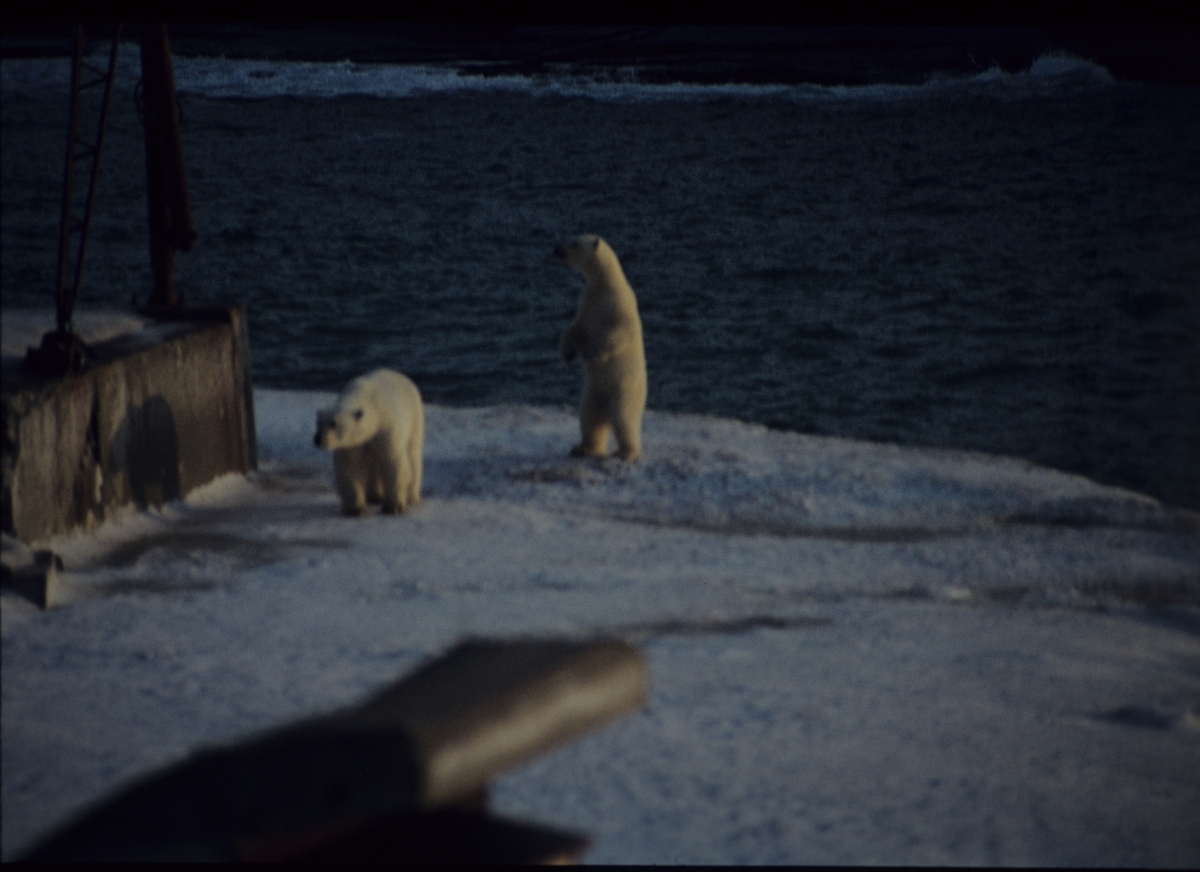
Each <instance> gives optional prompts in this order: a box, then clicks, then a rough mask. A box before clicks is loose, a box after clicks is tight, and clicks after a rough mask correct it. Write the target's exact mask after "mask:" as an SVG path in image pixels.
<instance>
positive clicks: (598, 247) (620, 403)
mask: <svg viewBox="0 0 1200 872" xmlns="http://www.w3.org/2000/svg"><path fill="white" fill-rule="evenodd" d="M554 254H555V255H556V256H557V257H559V258H560V259H561V260H563V261H565V262H566V263H567V264H569V265H570V266H573V267H575V269H577V270H579V271H580V272H581V273H583V275H584V278H586V279H587V285H586V286H585V287H584V289H583V296H582V297H580V299H579V311H578V313H577V314H576V316H575V320H574V321H573V322H572V323H571V326H570V327H568V328H567V329H566V330H564V331H563V334H562V339H561V341H560V342H559V350H560V351H561V352H562V358H563V361H565V362H566V363H570V362H571V361H573V360H574V359H575V358H576V356H578V357H581V358H583V374H584V385H583V403H582V405H581V407H580V410H579V429H580V433H581V435H582V440H581V441H580V443H579V444H578V445H576V446H575V447H574V448H572V449H571V453H572V454H574V455H585V456H603V455H604V454H606V453H607V452H608V434H609V430H610V429H611V430H612V432H613V434H614V435H615V436H616V437H617V456H618V457H620V458H621V459H622V460H637V458H638V457H639V456H640V455H641V453H642V413H643V412H644V411H645V410H646V352H645V349H644V348H643V346H642V320H641V318H639V317H638V308H637V298H636V297H634V295H633V288H631V287H630V286H629V282H628V281H627V280H626V279H625V272H624V271H623V270H622V269H621V263H620V261H618V260H617V255H616V254H615V253H614V252H613V250H612V249H611V248H610V247H609V245H608V243H607V242H605V241H604V240H603V239H601V238H600V237H599V236H592V235H590V234H589V235H585V236H577V237H576V238H575V239H573V240H571V241H570V242H568V243H566V244H565V245H560V246H558V247H557V248H556V249H554Z"/></svg>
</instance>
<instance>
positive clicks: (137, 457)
mask: <svg viewBox="0 0 1200 872" xmlns="http://www.w3.org/2000/svg"><path fill="white" fill-rule="evenodd" d="M111 456H112V468H113V471H114V472H116V473H118V474H121V473H123V474H125V475H126V476H128V478H129V491H130V494H131V496H132V497H133V501H134V502H135V503H137V507H138V508H139V509H146V508H149V507H150V506H161V505H163V503H166V502H170V501H171V500H177V499H180V498H181V497H182V496H183V493H182V488H181V487H180V483H179V434H178V432H177V431H176V429H175V413H174V412H172V411H171V405H170V403H168V402H167V401H166V400H165V399H164V398H163V397H162V396H153V397H150V399H148V400H146V402H145V403H144V404H142V405H140V406H135V405H130V406H129V407H128V408H127V409H126V410H125V417H124V418H123V419H122V420H121V423H120V425H119V426H118V427H117V431H116V433H114V434H113V441H112V454H111Z"/></svg>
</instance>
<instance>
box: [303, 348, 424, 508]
mask: <svg viewBox="0 0 1200 872" xmlns="http://www.w3.org/2000/svg"><path fill="white" fill-rule="evenodd" d="M313 442H314V443H316V445H317V447H318V448H326V449H329V450H332V451H333V475H334V478H335V479H336V481H337V490H338V495H339V496H340V497H341V498H342V512H343V513H344V514H347V515H361V514H362V513H363V512H364V511H366V506H367V503H379V504H380V509H381V510H382V511H384V512H387V513H389V514H391V513H394V512H403V511H405V510H407V509H410V508H412V507H413V506H415V505H416V504H417V503H418V502H420V500H421V466H422V453H423V451H424V447H425V410H424V407H423V406H422V405H421V393H420V391H418V390H417V386H416V385H415V384H413V383H412V381H411V380H409V378H408V377H407V376H404V375H401V374H400V373H398V372H393V371H392V370H390V369H377V370H375V371H374V372H369V373H367V374H366V375H362V376H359V377H358V378H356V379H354V380H352V381H351V382H350V383H349V384H348V385H346V388H345V390H343V391H342V394H341V396H340V397H338V401H337V405H336V406H335V407H334V408H332V409H325V410H323V411H320V412H317V433H316V435H315V436H314V437H313Z"/></svg>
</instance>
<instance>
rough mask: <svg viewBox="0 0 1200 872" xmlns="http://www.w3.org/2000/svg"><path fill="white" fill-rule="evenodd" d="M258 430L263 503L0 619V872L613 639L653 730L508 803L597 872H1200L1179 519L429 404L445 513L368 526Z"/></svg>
mask: <svg viewBox="0 0 1200 872" xmlns="http://www.w3.org/2000/svg"><path fill="white" fill-rule="evenodd" d="M6 329H7V325H6ZM255 398H256V414H257V422H258V428H259V445H260V459H261V468H260V471H259V472H258V473H256V474H254V475H252V476H250V477H249V478H241V477H237V476H229V477H226V478H223V479H221V480H218V481H217V482H214V483H213V484H211V485H209V486H207V487H205V488H203V489H201V490H199V491H197V492H195V493H194V494H192V495H191V497H190V498H189V499H188V500H186V501H184V502H183V503H176V504H172V505H170V506H168V507H167V508H165V509H164V510H163V511H161V512H147V513H136V512H130V513H126V514H125V515H124V516H123V517H122V518H120V519H118V520H116V521H113V522H110V523H108V524H106V525H105V526H103V527H101V528H100V529H98V530H96V531H94V532H92V533H91V534H88V535H75V536H70V537H59V538H57V539H55V540H53V541H52V542H51V543H49V544H51V545H52V546H53V547H54V548H55V549H56V550H57V551H58V552H59V553H60V554H61V555H62V556H63V558H64V560H65V563H66V567H67V571H66V573H65V577H64V587H65V589H66V590H67V593H68V601H67V602H66V604H64V605H62V606H60V607H58V608H55V609H52V610H50V611H47V612H44V613H43V612H39V611H38V610H37V609H36V608H35V607H33V606H32V605H31V604H28V603H26V602H24V601H22V600H19V599H17V598H15V597H13V596H12V595H10V594H8V593H7V592H6V593H5V594H4V595H3V598H2V599H0V603H2V639H3V700H2V702H3V709H2V714H0V717H2V721H0V723H2V730H3V745H2V752H3V759H2V764H3V784H2V789H3V793H2V798H3V858H4V859H11V858H12V857H13V856H15V855H17V854H19V853H20V851H21V850H22V849H23V848H25V847H27V846H29V845H30V844H31V843H32V841H34V840H36V839H37V838H38V837H39V836H40V835H41V834H43V833H44V832H45V831H46V829H47V828H48V827H51V826H53V825H55V824H57V823H60V822H62V821H63V820H64V819H66V818H67V817H69V816H70V815H71V814H73V813H76V812H78V811H79V810H80V809H81V808H83V807H84V806H86V805H87V804H88V803H90V802H93V801H95V800H96V799H98V798H99V797H101V796H103V795H104V794H105V793H107V792H109V791H111V790H112V789H113V788H115V787H116V786H118V785H119V784H121V783H122V782H123V781H125V780H126V779H128V778H130V777H133V776H135V775H138V774H141V773H144V772H146V771H148V770H151V769H154V768H156V767H159V766H162V765H165V764H167V763H169V762H171V761H173V760H176V759H178V758H179V757H180V756H182V755H184V754H186V753H188V752H190V751H192V750H194V749H196V748H197V747H199V746H202V745H205V744H209V743H214V742H224V741H232V740H237V739H240V738H242V737H245V736H247V735H250V734H252V733H254V732H256V731H259V730H263V729H266V728H269V727H272V726H276V725H278V724H281V723H284V722H287V721H289V720H292V719H295V718H299V717H305V716H309V715H312V714H314V713H316V712H319V711H323V710H328V709H331V708H334V707H338V706H342V705H345V704H348V703H350V702H352V701H355V700H357V699H359V698H361V697H362V696H364V695H365V694H367V693H369V692H371V691H372V690H374V689H375V688H377V687H379V686H380V685H382V684H384V683H385V682H388V681H390V680H392V679H394V678H395V677H396V676H398V675H400V674H403V673H405V672H407V671H409V670H411V669H412V668H414V667H416V666H417V665H418V664H420V663H421V662H423V661H425V660H427V659H428V658H430V657H432V656H435V655H437V654H439V653H441V652H443V651H445V650H446V649H448V648H449V647H450V646H452V645H453V644H454V643H455V642H456V641H457V640H459V639H461V638H463V637H464V636H468V635H486V636H493V637H505V636H513V635H523V636H527V635H547V636H549V635H554V636H570V637H581V636H590V635H593V634H618V635H621V636H624V637H626V638H630V639H632V640H634V641H635V642H637V643H638V644H639V645H640V646H641V647H642V649H643V651H644V652H645V653H646V655H647V657H648V662H649V666H650V670H651V681H652V687H653V690H652V695H651V699H650V702H649V705H648V706H647V707H646V709H645V710H644V711H642V712H640V713H638V714H635V715H632V716H630V717H628V718H626V719H625V720H623V721H621V722H620V723H618V724H616V725H615V726H613V727H610V728H608V729H606V730H603V731H600V732H598V733H595V734H594V735H592V736H589V737H587V738H585V739H584V740H582V741H580V742H577V743H576V744H574V745H571V746H569V747H567V748H564V749H562V750H559V751H557V752H555V753H553V754H550V755H548V756H546V757H543V758H541V759H539V760H537V761H535V762H533V763H532V764H530V765H528V766H526V767H524V768H522V769H520V770H517V771H514V772H513V773H512V774H510V775H508V776H506V777H505V778H503V779H502V780H501V781H500V782H499V783H498V784H497V785H496V786H495V791H494V794H493V805H494V807H495V808H496V809H497V810H498V811H499V812H502V813H505V814H509V815H514V816H517V817H522V818H526V819H531V820H535V821H541V822H545V823H548V824H552V825H557V826H561V827H564V828H569V829H576V830H580V831H583V832H588V833H590V834H592V835H593V837H594V847H593V850H592V851H591V852H590V853H589V854H588V855H587V856H586V858H585V859H586V860H588V861H592V862H608V863H620V862H639V863H672V862H692V863H771V862H785V863H904V864H908V863H921V864H930V863H934V864H936V863H954V864H966V863H987V864H1084V865H1087V864H1102V865H1112V864H1118V865H1120V864H1131V865H1138V866H1191V867H1194V866H1197V865H1200V839H1197V837H1196V834H1195V821H1196V820H1197V819H1200V779H1197V777H1196V773H1197V772H1200V533H1198V532H1197V530H1198V529H1200V528H1198V525H1197V522H1196V518H1195V516H1194V515H1189V514H1186V513H1180V512H1175V511H1173V510H1170V509H1168V508H1165V507H1163V506H1161V505H1160V504H1158V503H1157V502H1155V501H1154V500H1151V499H1149V498H1147V497H1143V496H1140V495H1138V494H1134V493H1130V492H1128V491H1122V490H1118V489H1115V488H1108V487H1103V486H1100V485H1097V484H1095V483H1093V482H1090V481H1088V480H1086V479H1083V478H1080V477H1078V476H1073V475H1066V474H1063V473H1059V472H1056V471H1053V470H1048V469H1045V468H1041V467H1037V466H1033V465H1031V464H1028V463H1025V462H1022V461H1018V460H1013V459H1005V458H997V457H990V456H985V455H979V454H969V453H962V452H948V451H919V450H914V449H902V448H898V447H895V446H890V445H880V444H870V443H864V442H853V441H848V440H839V439H829V438H816V437H811V436H805V435H802V434H796V433H784V432H777V431H771V430H767V429H765V428H762V427H758V426H754V425H749V424H744V423H740V422H736V421H731V420H722V419H715V418H706V417H700V416H689V415H667V414H656V413H653V412H651V413H649V414H648V415H647V418H646V425H645V435H644V445H645V448H644V450H645V455H644V458H643V459H642V460H641V461H639V462H638V463H636V464H633V465H626V464H622V463H620V462H618V461H595V460H576V459H569V458H567V457H566V451H567V448H569V446H570V445H571V444H573V442H574V440H575V438H576V422H575V417H574V414H573V412H572V411H571V410H570V409H565V408H564V409H553V408H544V407H543V408H533V407H527V406H500V407H490V408H479V409H461V408H446V407H439V406H431V407H429V408H428V432H427V441H426V486H425V494H424V496H425V499H424V503H423V504H422V505H421V506H420V507H419V508H418V509H417V510H416V511H414V512H412V513H410V514H409V515H406V516H402V517H385V516H380V515H374V514H373V515H369V516H368V517H365V518H361V519H348V518H343V517H341V516H339V515H338V501H337V497H336V495H335V494H334V492H333V488H332V472H331V466H330V463H329V458H328V456H327V455H324V454H322V453H321V452H319V451H317V450H316V449H315V448H313V447H312V428H313V422H314V418H315V411H316V409H317V408H318V407H320V406H322V405H324V404H326V403H328V402H331V401H332V399H333V395H332V394H316V393H299V392H281V391H271V390H259V391H257V392H256V397H255Z"/></svg>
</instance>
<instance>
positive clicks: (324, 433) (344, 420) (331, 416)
mask: <svg viewBox="0 0 1200 872" xmlns="http://www.w3.org/2000/svg"><path fill="white" fill-rule="evenodd" d="M379 426H380V420H379V406H378V404H377V402H376V400H375V394H374V391H372V390H371V386H370V385H369V384H368V383H367V382H366V381H365V380H363V379H361V378H356V379H354V381H352V382H350V384H349V385H347V386H346V390H344V391H343V392H342V395H341V396H340V397H338V402H337V405H336V406H334V407H333V408H331V409H323V410H321V411H319V412H317V432H316V435H314V436H313V444H314V445H316V446H317V447H318V448H326V449H329V450H330V451H332V450H335V449H338V448H356V447H358V446H359V445H363V444H364V443H366V442H369V441H371V440H372V439H373V438H375V435H376V434H377V433H378V432H379Z"/></svg>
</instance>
